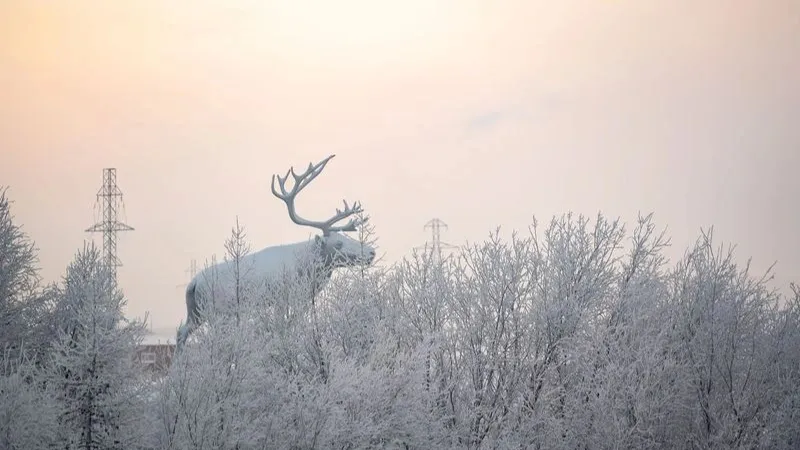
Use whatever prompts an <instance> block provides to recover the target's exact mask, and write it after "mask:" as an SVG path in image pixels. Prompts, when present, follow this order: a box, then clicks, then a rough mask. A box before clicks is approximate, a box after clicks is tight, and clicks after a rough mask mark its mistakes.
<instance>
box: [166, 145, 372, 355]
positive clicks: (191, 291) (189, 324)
mask: <svg viewBox="0 0 800 450" xmlns="http://www.w3.org/2000/svg"><path fill="white" fill-rule="evenodd" d="M334 156H336V155H330V156H328V157H327V158H325V159H324V160H322V161H320V162H319V163H317V164H316V165H315V164H312V163H309V165H308V169H306V171H305V172H304V173H302V174H300V175H297V174H296V173H295V171H294V167H290V169H289V171H288V172H287V173H286V175H285V176H283V177H281V176H280V175H277V182H278V189H280V192H279V191H278V189H276V186H275V181H276V175H273V176H272V193H273V195H275V196H276V197H278V198H279V199H281V200H283V202H284V203H286V207H287V209H288V211H289V218H290V219H291V220H292V221H293V222H294V223H296V224H298V225H302V226H308V227H313V228H317V229H319V230H321V231H322V236H319V235H317V236H314V238H313V239H310V240H307V241H302V242H297V243H294V244H285V245H277V246H272V247H267V248H264V249H262V250H259V251H257V252H254V253H250V254H248V255H246V256H245V257H244V258H242V259H241V260H240V261H239V265H240V266H246V267H248V270H247V275H246V276H247V277H248V280H249V281H255V282H257V283H263V284H262V285H269V284H270V283H276V282H278V281H279V280H286V276H287V275H288V276H289V277H293V278H290V280H299V279H300V278H301V277H303V276H308V275H309V271H310V270H312V271H314V276H313V278H314V286H313V290H312V297H313V295H314V294H315V293H316V292H319V290H321V289H322V288H323V287H324V286H325V285H326V284H327V282H328V281H329V280H330V278H331V275H332V274H333V270H334V269H337V268H341V267H347V266H355V265H369V264H371V263H372V261H373V260H374V259H375V250H374V249H373V248H372V247H370V246H369V245H367V244H365V243H362V242H360V241H357V240H355V239H352V238H350V237H348V236H346V235H344V234H343V232H347V231H356V227H357V226H358V225H360V223H359V221H358V219H355V218H351V219H350V220H349V221H348V222H347V223H346V224H345V225H340V226H336V225H335V224H336V223H337V222H340V221H342V220H344V219H346V218H348V217H351V216H353V215H355V214H358V213H360V212H361V211H362V209H361V205H360V204H359V203H358V202H355V203H354V204H353V205H352V206H349V205H348V204H347V201H346V200H345V201H344V209H343V210H340V209H338V208H337V209H336V214H335V215H334V216H333V217H331V218H330V219H328V220H326V221H311V220H307V219H304V218H302V217H300V216H299V215H298V214H297V211H296V209H295V199H296V197H297V194H298V193H299V192H300V191H302V190H303V188H305V187H306V186H308V184H309V183H311V181H313V180H314V178H316V177H317V176H318V175H319V174H320V173H321V172H322V170H323V169H324V168H325V165H326V164H327V163H328V161H330V160H331V158H333V157H334ZM289 174H291V175H292V176H293V177H294V186H293V187H292V189H291V190H290V191H287V190H286V180H287V178H289ZM233 262H234V261H225V262H222V263H218V264H214V265H212V266H210V267H207V268H205V269H204V270H202V271H200V272H199V273H197V274H196V275H195V277H194V278H193V279H192V280H191V281H190V282H189V284H188V285H187V287H186V309H187V318H186V322H185V323H184V324H182V325H181V327H180V328H179V329H178V335H177V348H178V349H180V347H181V346H182V345H183V344H184V343H185V342H186V339H188V337H189V334H191V332H192V331H194V330H195V329H196V328H197V327H199V326H200V325H201V324H202V323H203V318H202V317H201V315H202V314H201V313H200V307H201V304H204V303H203V302H205V301H207V300H209V299H213V300H214V301H217V299H221V300H222V301H231V299H232V298H233V297H234V293H233V292H231V286H232V285H233V282H232V279H231V278H232V277H233V276H235V270H234V267H233ZM237 273H238V272H237ZM212 280H214V281H213V283H212ZM212 284H213V286H212ZM220 288H221V289H222V292H220ZM311 300H312V301H313V298H312V299H311Z"/></svg>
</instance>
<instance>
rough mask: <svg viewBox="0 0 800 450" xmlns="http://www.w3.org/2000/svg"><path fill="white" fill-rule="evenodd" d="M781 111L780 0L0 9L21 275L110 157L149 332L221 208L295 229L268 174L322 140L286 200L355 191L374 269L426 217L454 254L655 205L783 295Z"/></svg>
mask: <svg viewBox="0 0 800 450" xmlns="http://www.w3.org/2000/svg"><path fill="white" fill-rule="evenodd" d="M798 118H800V2H798V1H796V0H750V1H739V0H647V1H645V0H585V1H578V0H559V1H552V0H548V1H544V0H542V1H538V0H527V1H526V0H520V1H499V0H492V1H488V0H452V1H436V0H404V1H388V0H337V1H335V2H333V1H310V0H285V1H278V0H275V1H269V0H261V1H256V0H250V1H244V0H225V1H223V0H216V1H211V0H204V1H199V0H195V1H191V2H189V1H177V0H176V1H170V2H164V1H156V0H143V1H124V2H123V1H118V2H106V1H100V0H72V1H70V2H53V1H49V0H48V1H45V0H41V1H36V0H28V1H22V0H2V1H0V149H2V150H1V151H2V159H0V185H8V186H10V190H9V195H10V196H11V198H12V199H13V200H14V201H15V203H14V206H13V207H14V213H15V216H16V219H17V221H18V222H19V223H21V224H22V225H23V226H24V227H25V230H26V231H27V232H28V233H29V234H30V235H31V236H32V238H33V239H35V241H36V243H37V245H38V247H39V248H40V251H39V254H40V265H41V267H42V275H43V276H44V278H45V280H55V279H58V277H60V276H61V275H62V274H63V272H64V269H65V268H66V265H67V264H68V263H69V262H70V260H71V259H72V257H73V256H74V254H75V252H76V251H77V250H78V249H79V248H80V247H81V246H82V243H83V241H84V239H88V238H90V235H89V234H87V233H84V232H83V230H84V229H85V228H87V227H89V226H90V225H92V223H93V222H94V221H95V219H96V217H95V215H94V203H95V193H96V192H97V190H98V188H99V187H100V185H101V181H102V169H103V168H104V167H116V168H117V171H118V182H119V185H120V187H121V189H122V190H123V192H124V194H125V197H124V198H125V205H126V216H125V218H126V220H127V222H128V223H129V224H130V225H132V226H133V227H135V228H136V230H135V231H133V232H130V233H124V234H121V235H120V237H119V256H120V258H121V259H122V261H123V264H124V266H123V267H121V268H120V270H119V279H120V283H121V285H122V287H123V288H124V290H125V292H126V294H127V296H128V299H129V300H128V301H129V312H130V314H132V315H142V314H143V313H144V311H150V312H151V317H152V320H153V322H154V325H155V327H157V328H161V327H165V328H168V329H170V330H172V329H174V328H175V327H177V326H178V324H179V323H180V321H181V320H182V319H183V317H184V315H185V305H184V296H183V288H182V287H179V286H178V285H180V284H182V283H185V282H186V281H188V280H187V278H188V274H187V272H186V269H187V268H188V266H189V264H190V261H191V259H192V258H196V259H197V260H198V261H199V262H200V263H201V264H202V262H203V261H204V260H207V259H209V258H210V256H211V255H212V254H213V253H216V254H218V255H222V253H223V242H224V240H225V239H226V237H227V236H228V235H229V232H230V228H231V226H232V225H233V223H234V220H235V217H236V216H237V215H238V216H239V219H240V221H241V223H242V224H243V225H244V226H245V227H246V228H247V230H248V233H249V235H248V237H249V240H250V242H251V244H252V246H253V248H254V249H257V248H261V247H264V246H268V245H273V244H280V243H286V242H292V241H297V240H300V239H305V238H307V237H308V236H309V233H310V232H312V231H313V230H310V229H307V228H301V227H298V226H296V225H294V224H292V223H291V221H290V220H289V219H288V217H287V215H286V210H285V206H284V205H283V203H282V202H280V201H279V200H278V199H276V198H274V197H272V196H271V194H270V191H269V181H270V177H271V175H272V173H275V172H280V173H283V172H285V170H286V169H288V167H289V166H290V165H295V166H298V167H303V166H306V165H307V164H308V163H309V162H311V161H314V162H316V161H318V160H320V159H322V158H324V157H325V156H327V155H328V154H330V153H336V154H337V157H336V158H335V159H333V160H332V161H331V163H330V164H329V165H328V167H327V169H326V172H325V173H324V174H323V175H322V176H320V177H319V178H318V179H317V180H316V181H315V182H314V183H313V184H312V185H311V186H309V188H308V189H307V190H306V191H304V193H303V194H302V198H301V199H300V200H299V201H298V209H299V210H300V212H301V214H303V215H305V216H308V217H310V218H325V217H327V216H329V215H330V214H331V213H332V212H333V209H334V208H335V207H337V206H339V205H340V202H341V199H342V198H347V199H348V200H351V201H352V200H360V201H362V203H363V205H364V207H365V208H366V210H367V211H368V213H370V214H371V216H372V222H373V224H374V225H375V227H376V231H377V232H378V234H379V236H380V242H379V243H380V246H381V249H382V251H383V252H385V254H386V258H387V260H388V261H393V260H396V259H397V258H399V257H402V256H403V255H406V254H408V253H409V252H410V249H411V248H412V247H414V246H417V245H421V244H423V243H424V242H425V240H426V239H427V238H428V234H427V233H426V231H425V230H423V225H424V224H425V222H426V221H428V220H429V219H431V218H433V217H440V218H441V219H442V220H444V221H445V222H447V223H448V224H449V226H450V228H449V230H448V231H447V232H445V233H444V235H443V237H444V239H445V240H446V241H447V242H450V243H453V244H462V243H464V242H465V241H467V240H469V241H476V240H482V239H484V238H485V237H486V236H487V235H488V233H489V232H490V231H491V230H493V229H494V228H495V227H496V226H503V227H504V228H505V229H508V230H511V229H518V230H525V229H526V227H527V226H528V225H530V224H531V223H532V217H533V216H534V215H536V217H537V218H538V219H539V221H540V222H541V223H542V224H543V225H546V223H547V222H549V220H550V218H551V217H552V216H553V215H554V214H561V213H564V212H567V211H574V212H576V213H584V214H588V215H592V216H594V215H595V214H596V213H597V212H598V211H602V212H603V213H604V214H606V215H608V216H611V217H620V218H622V219H623V220H624V221H626V222H628V223H629V224H630V225H631V226H633V225H634V221H635V219H636V215H637V212H639V211H642V212H650V211H652V212H654V213H655V219H656V221H657V223H658V224H659V225H662V226H666V227H668V232H669V234H670V235H671V236H672V237H673V242H674V244H675V247H676V248H675V250H674V254H676V255H679V254H681V253H682V252H683V250H684V248H685V247H686V246H687V245H689V244H690V242H691V241H693V240H694V239H695V238H696V237H697V236H698V235H699V232H700V229H701V227H708V226H710V225H714V226H715V232H716V237H717V238H718V239H720V240H721V241H725V242H729V243H735V244H737V245H738V255H739V257H740V259H741V260H742V261H744V260H745V258H746V257H748V256H752V257H753V266H754V268H755V269H757V270H759V271H763V270H764V269H766V268H767V267H768V266H769V265H770V264H772V263H773V262H775V261H777V262H778V266H777V270H776V273H777V276H778V282H779V283H780V284H779V286H784V285H787V284H788V282H789V281H790V280H800V234H799V233H798V230H800V213H798V204H799V201H798V194H800V177H798V173H800V172H798V167H800V122H799V121H798ZM97 242H98V243H99V242H100V240H99V239H98V240H97Z"/></svg>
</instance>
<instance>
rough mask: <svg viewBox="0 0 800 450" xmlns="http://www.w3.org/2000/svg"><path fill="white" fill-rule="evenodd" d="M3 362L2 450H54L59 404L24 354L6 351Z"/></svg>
mask: <svg viewBox="0 0 800 450" xmlns="http://www.w3.org/2000/svg"><path fill="white" fill-rule="evenodd" d="M0 361H2V366H0V448H2V449H8V450H27V449H44V448H53V447H54V446H55V444H56V428H57V425H56V423H57V422H56V420H57V417H56V405H55V402H54V399H53V396H52V395H51V393H50V392H47V391H46V390H45V389H44V388H43V386H42V384H41V383H39V379H40V372H39V370H38V368H37V367H36V365H35V364H34V363H33V361H31V360H30V359H29V358H27V357H26V356H25V355H24V354H22V353H17V354H16V356H11V355H9V354H8V352H7V353H6V354H5V355H4V357H3V358H2V359H0Z"/></svg>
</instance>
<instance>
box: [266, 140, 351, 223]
mask: <svg viewBox="0 0 800 450" xmlns="http://www.w3.org/2000/svg"><path fill="white" fill-rule="evenodd" d="M334 156H336V155H330V156H328V157H327V158H325V159H323V160H322V161H320V162H318V163H317V164H312V163H308V168H307V169H306V171H305V172H303V173H301V174H300V175H298V174H296V173H295V172H294V167H290V168H289V170H288V171H287V172H286V175H284V176H283V177H281V176H280V175H272V193H273V194H274V195H275V196H276V197H278V198H279V199H281V200H283V202H284V203H286V207H287V208H288V210H289V218H290V219H292V222H294V223H296V224H298V225H304V226H309V227H314V228H318V229H320V230H322V234H323V236H328V235H329V234H330V233H331V232H332V231H356V226H358V225H359V224H360V223H361V221H359V220H357V219H350V221H349V222H347V223H346V224H345V225H341V226H334V225H333V224H335V223H336V222H339V221H340V220H344V219H346V218H348V217H350V216H352V215H353V214H357V213H360V212H361V211H363V210H362V209H361V204H360V203H359V202H355V203H353V205H352V206H350V205H348V204H347V200H344V209H343V210H340V209H339V208H336V214H335V215H334V216H333V217H331V218H330V219H328V220H326V221H322V222H317V221H312V220H307V219H303V218H302V217H300V216H299V215H297V210H296V209H295V205H294V201H295V197H297V194H298V193H300V191H302V190H303V188H305V187H306V186H308V184H309V183H311V181H312V180H314V178H316V177H317V175H319V174H320V173H322V170H323V169H324V168H325V165H326V164H328V161H330V160H331V158H333V157H334ZM290 174H291V175H292V177H293V178H294V186H292V190H291V191H287V190H286V180H287V179H288V178H289V175H290ZM276 176H277V178H278V187H279V188H280V193H278V190H277V189H275V177H276Z"/></svg>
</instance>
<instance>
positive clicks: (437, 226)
mask: <svg viewBox="0 0 800 450" xmlns="http://www.w3.org/2000/svg"><path fill="white" fill-rule="evenodd" d="M428 228H430V229H431V240H430V242H426V243H425V245H423V246H421V247H416V248H417V249H420V248H421V249H424V250H425V255H426V256H428V257H429V258H430V259H431V260H432V261H435V262H437V263H438V262H441V261H442V249H443V248H445V249H454V248H456V246H455V245H450V244H448V243H446V242H442V229H445V230H446V229H447V224H446V223H444V221H443V220H441V219H439V218H436V217H434V218H433V219H431V220H429V221H428V222H426V223H425V227H424V229H426V230H427V229H428Z"/></svg>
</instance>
